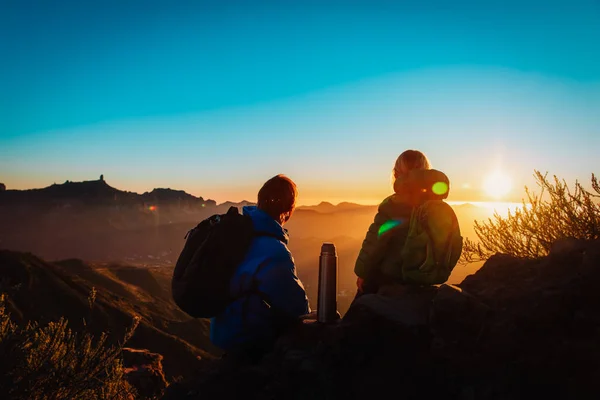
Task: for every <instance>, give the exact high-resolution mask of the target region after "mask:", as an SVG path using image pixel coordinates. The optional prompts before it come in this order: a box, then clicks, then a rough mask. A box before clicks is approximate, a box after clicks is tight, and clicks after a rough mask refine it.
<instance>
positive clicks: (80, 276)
mask: <svg viewBox="0 0 600 400" xmlns="http://www.w3.org/2000/svg"><path fill="white" fill-rule="evenodd" d="M170 273H171V271H159V269H158V268H154V269H143V268H135V267H130V266H119V265H90V264H87V263H84V262H82V261H80V260H65V261H62V262H57V263H48V262H45V261H43V260H41V259H39V258H37V257H35V256H33V255H31V254H24V253H17V252H11V251H0V282H2V287H1V288H0V289H2V291H6V292H8V293H9V311H10V312H11V314H12V316H13V318H14V319H15V320H16V321H18V322H19V323H22V324H25V323H27V321H39V322H41V323H46V322H49V321H53V320H57V319H59V318H60V317H62V316H64V317H66V318H67V319H68V320H69V324H70V326H71V327H72V328H74V329H75V330H81V329H82V328H83V323H84V322H83V321H84V319H85V320H86V324H87V326H88V328H90V329H92V330H93V331H94V332H97V333H100V332H102V331H107V330H108V331H110V333H111V340H113V341H115V340H120V339H121V338H122V336H123V333H124V331H125V329H126V328H127V327H128V326H129V325H130V324H131V321H132V319H133V317H134V316H136V315H137V316H140V317H141V323H140V325H139V327H138V328H137V330H136V332H135V334H134V336H133V338H132V339H131V341H130V342H129V343H128V345H129V346H131V347H135V348H143V349H149V350H150V351H152V352H156V353H159V354H162V355H163V356H164V360H163V364H164V367H165V372H166V374H167V376H168V378H169V379H170V378H172V377H173V376H177V375H185V374H187V373H189V371H191V370H193V369H194V368H197V367H198V366H199V365H200V364H199V361H198V357H202V358H204V359H210V358H211V357H213V356H212V354H218V350H217V349H216V348H215V347H214V346H213V345H212V344H211V343H210V341H209V340H208V322H207V321H205V320H191V319H190V318H189V317H188V316H187V315H185V314H184V313H182V312H181V311H180V310H179V309H178V308H177V307H176V306H175V304H174V303H173V302H172V301H171V299H170V295H168V294H167V293H166V289H165V288H166V286H167V285H169V284H170ZM92 287H94V288H95V289H96V291H97V297H96V300H95V304H94V307H93V308H92V309H91V310H90V307H89V303H88V295H89V293H90V290H91V289H92ZM184 338H187V339H189V340H190V341H189V342H188V341H187V340H186V339H184Z"/></svg>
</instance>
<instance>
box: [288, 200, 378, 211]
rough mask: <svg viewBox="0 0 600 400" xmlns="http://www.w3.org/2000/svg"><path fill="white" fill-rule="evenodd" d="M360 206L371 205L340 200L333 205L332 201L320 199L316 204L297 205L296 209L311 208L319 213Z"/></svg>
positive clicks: (353, 208)
mask: <svg viewBox="0 0 600 400" xmlns="http://www.w3.org/2000/svg"><path fill="white" fill-rule="evenodd" d="M362 207H371V206H364V205H362V204H356V203H349V202H347V201H344V202H341V203H339V204H337V205H333V204H332V203H329V202H327V201H322V202H320V203H319V204H317V205H316V206H300V207H298V210H312V211H317V212H319V213H324V214H327V213H333V212H338V211H347V210H355V209H357V208H362Z"/></svg>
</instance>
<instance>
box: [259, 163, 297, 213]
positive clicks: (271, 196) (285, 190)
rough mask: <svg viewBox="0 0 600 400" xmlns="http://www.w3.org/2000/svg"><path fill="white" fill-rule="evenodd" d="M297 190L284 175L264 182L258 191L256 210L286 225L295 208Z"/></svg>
mask: <svg viewBox="0 0 600 400" xmlns="http://www.w3.org/2000/svg"><path fill="white" fill-rule="evenodd" d="M297 197H298V189H297V188H296V184H295V183H294V182H293V181H292V180H291V179H290V178H288V177H287V176H285V175H281V174H280V175H277V176H274V177H273V178H271V179H269V180H268V181H266V182H265V184H264V185H263V186H262V188H260V190H259V191H258V204H257V206H258V208H259V209H260V210H263V211H264V212H266V213H267V214H269V215H270V216H271V217H273V219H274V220H275V221H277V222H279V223H280V224H281V225H283V224H284V223H286V222H287V221H288V220H289V219H290V217H291V216H292V213H293V212H294V209H295V208H296V198H297Z"/></svg>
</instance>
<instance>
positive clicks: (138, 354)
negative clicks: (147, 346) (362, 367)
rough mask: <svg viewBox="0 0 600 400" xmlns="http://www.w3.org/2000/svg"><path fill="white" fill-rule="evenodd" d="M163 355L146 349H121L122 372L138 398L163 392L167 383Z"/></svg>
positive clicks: (150, 396) (149, 396)
mask: <svg viewBox="0 0 600 400" xmlns="http://www.w3.org/2000/svg"><path fill="white" fill-rule="evenodd" d="M162 359H163V356H162V355H160V354H156V353H151V352H150V351H148V350H141V349H132V348H129V347H125V348H124V349H123V372H124V373H125V378H126V379H127V381H128V382H129V383H130V384H131V385H132V386H133V387H134V388H135V389H136V391H137V393H138V396H139V397H140V398H154V397H156V396H159V395H161V394H162V393H163V391H164V390H165V389H166V387H167V385H168V383H167V380H166V378H165V374H164V372H163V367H162Z"/></svg>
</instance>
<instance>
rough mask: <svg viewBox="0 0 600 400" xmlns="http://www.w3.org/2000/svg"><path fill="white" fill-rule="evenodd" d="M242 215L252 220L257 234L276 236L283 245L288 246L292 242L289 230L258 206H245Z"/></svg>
mask: <svg viewBox="0 0 600 400" xmlns="http://www.w3.org/2000/svg"><path fill="white" fill-rule="evenodd" d="M242 214H243V215H247V216H249V217H250V218H252V224H253V225H254V230H255V231H256V232H261V233H266V234H268V235H270V236H275V237H277V238H278V239H279V240H281V241H282V242H283V243H285V244H287V243H288V242H289V240H290V238H289V235H288V232H287V229H285V228H284V227H283V226H281V224H280V223H279V222H277V221H275V220H274V219H273V217H271V216H270V215H269V214H267V213H266V212H264V211H263V210H260V209H259V208H258V207H257V206H244V207H243V208H242Z"/></svg>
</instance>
